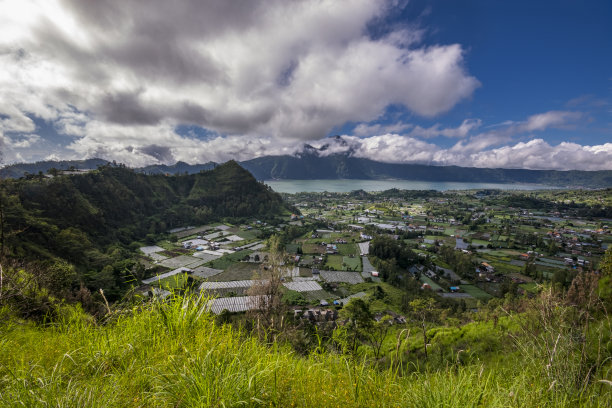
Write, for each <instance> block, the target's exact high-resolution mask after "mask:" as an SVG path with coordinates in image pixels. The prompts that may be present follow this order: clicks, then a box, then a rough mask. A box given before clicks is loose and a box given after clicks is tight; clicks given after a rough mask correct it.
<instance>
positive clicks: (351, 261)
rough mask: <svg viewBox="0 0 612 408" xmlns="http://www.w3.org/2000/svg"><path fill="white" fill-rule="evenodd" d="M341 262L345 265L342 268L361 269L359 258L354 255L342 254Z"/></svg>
mask: <svg viewBox="0 0 612 408" xmlns="http://www.w3.org/2000/svg"><path fill="white" fill-rule="evenodd" d="M342 263H343V264H344V265H346V266H345V267H344V268H343V269H346V270H351V271H361V258H359V257H358V256H355V257H353V258H351V257H348V256H344V257H342Z"/></svg>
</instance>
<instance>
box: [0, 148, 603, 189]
mask: <svg viewBox="0 0 612 408" xmlns="http://www.w3.org/2000/svg"><path fill="white" fill-rule="evenodd" d="M333 147H334V146H327V145H325V146H323V147H321V148H314V147H312V146H308V145H306V146H305V147H304V151H303V152H302V153H301V154H299V155H297V156H265V157H259V158H256V159H252V160H247V161H243V162H239V164H240V165H241V166H242V167H243V168H245V169H246V170H248V171H249V172H251V173H252V174H253V176H255V178H256V179H258V180H275V179H294V180H318V179H323V180H329V179H362V180H384V179H400V180H415V181H433V182H436V181H439V182H442V181H456V182H482V183H532V184H544V185H552V186H559V187H586V188H605V187H611V186H612V171H611V170H600V171H580V170H569V171H557V170H527V169H489V168H474V167H459V166H430V165H424V164H400V163H384V162H378V161H374V160H370V159H362V158H357V157H352V156H351V155H350V154H347V153H343V154H330V155H327V156H323V155H324V154H326V151H327V150H328V148H333ZM107 163H108V162H107V161H105V160H101V159H90V160H83V161H67V162H52V161H49V162H38V163H33V164H15V165H10V166H7V167H5V168H3V169H0V178H2V177H4V178H7V177H12V178H17V177H22V176H24V175H25V174H26V173H29V174H37V173H38V172H39V171H42V172H43V173H44V172H46V171H47V170H49V169H51V168H57V169H68V168H69V167H70V166H74V167H75V168H77V169H86V168H90V169H91V168H96V167H97V166H99V165H104V164H107ZM215 166H217V164H216V163H214V162H208V163H205V164H194V165H190V164H187V163H184V162H177V163H176V164H174V165H172V166H167V165H153V166H147V167H141V168H137V169H134V170H135V171H136V172H140V173H146V174H185V173H187V174H194V173H199V172H201V171H206V170H210V169H212V168H214V167H215Z"/></svg>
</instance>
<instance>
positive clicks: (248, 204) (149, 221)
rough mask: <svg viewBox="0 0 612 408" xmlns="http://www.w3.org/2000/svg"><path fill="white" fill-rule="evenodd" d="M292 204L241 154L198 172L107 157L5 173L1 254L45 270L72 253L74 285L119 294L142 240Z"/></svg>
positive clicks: (0, 195) (265, 214) (0, 197)
mask: <svg viewBox="0 0 612 408" xmlns="http://www.w3.org/2000/svg"><path fill="white" fill-rule="evenodd" d="M284 211H287V208H286V204H284V203H283V201H282V199H281V197H280V196H279V195H278V194H276V193H274V192H273V191H271V190H270V189H269V188H268V187H267V186H265V185H264V184H262V183H259V182H257V181H256V180H255V178H253V176H252V175H251V174H250V173H249V172H248V171H246V170H244V169H243V168H242V167H240V166H239V165H238V164H237V163H236V162H233V161H230V162H227V163H225V164H222V165H219V166H217V167H216V168H214V169H213V170H209V171H203V172H200V173H196V174H191V175H176V176H165V175H145V174H142V173H137V172H135V171H133V170H131V169H127V168H125V167H122V166H112V165H106V166H101V167H99V168H98V170H94V171H90V172H88V173H84V174H75V175H59V176H56V177H45V176H31V177H28V178H22V179H5V180H2V181H0V216H1V217H0V245H1V246H0V258H1V257H2V256H3V255H5V256H7V257H8V258H12V259H16V260H17V259H18V260H19V261H26V262H37V263H38V265H39V266H40V268H41V269H42V270H49V269H52V266H53V265H56V264H58V263H60V264H61V262H63V261H66V262H68V263H69V264H70V265H74V266H75V267H76V269H75V270H74V271H73V272H74V273H76V275H77V278H74V279H72V285H77V286H78V282H79V281H80V282H83V283H85V285H86V286H90V287H91V288H92V289H93V288H96V287H101V288H104V289H105V290H108V293H109V295H110V296H111V297H114V296H118V294H119V292H120V288H121V287H122V286H125V283H126V281H127V280H129V279H133V277H132V278H130V274H131V273H132V269H133V267H134V262H133V261H130V260H129V250H130V248H131V247H130V244H132V243H133V242H134V241H140V240H143V239H149V240H154V239H155V238H160V237H162V236H163V235H164V234H166V231H168V230H169V229H172V228H175V227H181V226H185V225H203V224H205V223H209V222H214V221H220V220H222V219H226V218H229V219H235V220H237V221H240V220H242V219H246V217H257V218H269V217H274V216H276V215H279V214H281V213H283V212H284ZM132 249H133V248H132ZM64 266H65V265H64ZM65 272H66V273H68V274H73V272H68V271H65ZM54 279H55V278H54Z"/></svg>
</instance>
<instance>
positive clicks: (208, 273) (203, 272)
mask: <svg viewBox="0 0 612 408" xmlns="http://www.w3.org/2000/svg"><path fill="white" fill-rule="evenodd" d="M222 272H223V270H221V269H213V268H207V267H206V266H198V267H197V268H195V269H193V270H192V271H191V274H192V275H193V276H197V277H198V278H203V279H208V278H210V277H213V276H215V275H218V274H220V273H222Z"/></svg>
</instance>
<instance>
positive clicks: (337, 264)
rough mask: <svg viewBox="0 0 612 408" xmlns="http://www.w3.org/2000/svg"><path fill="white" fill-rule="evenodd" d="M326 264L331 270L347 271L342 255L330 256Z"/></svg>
mask: <svg viewBox="0 0 612 408" xmlns="http://www.w3.org/2000/svg"><path fill="white" fill-rule="evenodd" d="M325 264H326V265H327V266H328V267H329V268H333V269H335V270H337V271H339V270H343V269H346V268H344V267H343V266H342V256H341V255H328V256H327V261H326V263H325Z"/></svg>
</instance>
